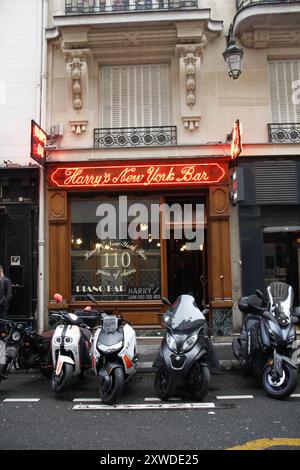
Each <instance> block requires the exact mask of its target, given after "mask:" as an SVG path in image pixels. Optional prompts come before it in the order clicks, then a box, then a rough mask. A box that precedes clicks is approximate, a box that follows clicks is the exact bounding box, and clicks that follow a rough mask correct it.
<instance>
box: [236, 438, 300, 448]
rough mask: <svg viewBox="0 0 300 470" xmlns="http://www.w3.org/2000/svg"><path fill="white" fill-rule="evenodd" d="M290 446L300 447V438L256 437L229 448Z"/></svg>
mask: <svg viewBox="0 0 300 470" xmlns="http://www.w3.org/2000/svg"><path fill="white" fill-rule="evenodd" d="M278 446H281V447H282V446H288V447H300V439H297V438H295V439H292V438H291V439H288V438H279V439H276V438H274V439H273V438H270V439H256V440H255V441H249V442H246V443H245V444H243V445H239V446H235V447H230V448H229V449H227V450H264V449H269V448H270V447H278Z"/></svg>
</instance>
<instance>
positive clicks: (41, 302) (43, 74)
mask: <svg viewBox="0 0 300 470" xmlns="http://www.w3.org/2000/svg"><path fill="white" fill-rule="evenodd" d="M47 24H48V0H43V1H42V4H41V7H40V24H39V27H40V29H39V31H41V38H40V39H41V56H40V58H41V59H40V76H39V83H40V110H39V120H38V122H39V123H40V125H41V127H42V128H43V129H46V99H47V58H48V55H47V40H46V28H47ZM45 205H46V202H45V169H44V167H42V166H41V167H40V171H39V235H38V286H37V288H38V296H37V297H38V308H37V312H38V322H37V323H38V324H37V326H38V331H39V332H42V331H44V329H45V311H46V306H45Z"/></svg>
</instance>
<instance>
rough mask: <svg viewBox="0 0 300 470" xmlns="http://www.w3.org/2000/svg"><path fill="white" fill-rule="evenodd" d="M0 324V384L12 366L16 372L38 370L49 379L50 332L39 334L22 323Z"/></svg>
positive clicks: (9, 322)
mask: <svg viewBox="0 0 300 470" xmlns="http://www.w3.org/2000/svg"><path fill="white" fill-rule="evenodd" d="M1 323H2V325H3V326H2V328H1V335H0V336H1V337H0V382H1V381H2V380H5V379H7V378H8V375H9V372H10V370H11V368H12V366H14V368H15V369H18V370H29V369H39V370H40V372H41V374H42V375H43V376H45V377H47V378H50V377H51V375H52V370H53V368H52V363H51V354H50V345H51V337H52V332H49V333H45V334H39V333H37V332H36V331H33V330H32V329H31V328H29V327H28V326H27V324H26V323H24V322H14V321H11V320H3V319H1Z"/></svg>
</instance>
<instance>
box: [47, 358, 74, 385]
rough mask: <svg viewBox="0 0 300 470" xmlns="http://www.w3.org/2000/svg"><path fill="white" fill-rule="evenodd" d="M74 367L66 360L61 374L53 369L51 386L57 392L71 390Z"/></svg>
mask: <svg viewBox="0 0 300 470" xmlns="http://www.w3.org/2000/svg"><path fill="white" fill-rule="evenodd" d="M73 371H74V368H73V366H72V364H69V363H68V362H64V363H63V366H62V368H61V372H60V374H59V375H56V374H55V371H53V374H52V379H51V388H52V390H53V392H55V393H62V392H65V391H67V390H69V388H70V385H71V380H72V377H73Z"/></svg>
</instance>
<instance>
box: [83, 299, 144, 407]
mask: <svg viewBox="0 0 300 470" xmlns="http://www.w3.org/2000/svg"><path fill="white" fill-rule="evenodd" d="M87 298H88V299H89V300H90V301H92V302H93V303H95V304H96V305H97V302H96V301H95V299H94V297H93V296H92V295H90V294H88V295H87ZM137 363H138V359H137V345H136V336H135V331H134V329H133V328H132V327H131V326H130V325H129V324H128V322H127V321H126V320H124V318H123V317H121V316H115V315H107V314H106V313H104V312H103V311H101V322H100V327H99V328H98V329H97V330H96V333H95V336H94V339H93V347H92V368H93V370H94V372H95V374H96V375H97V376H98V378H99V393H100V397H101V399H102V402H103V403H105V404H107V405H113V404H114V403H116V401H117V400H118V399H119V398H120V396H121V395H122V392H123V388H124V384H125V383H127V382H128V381H129V380H130V379H131V378H132V376H133V375H134V373H135V372H136V369H137Z"/></svg>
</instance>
